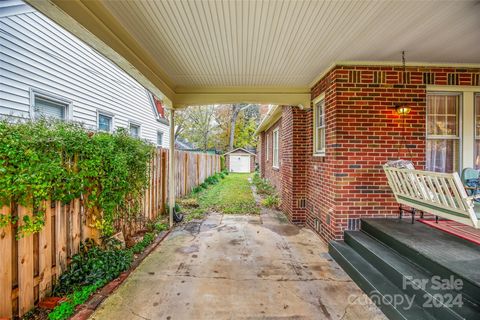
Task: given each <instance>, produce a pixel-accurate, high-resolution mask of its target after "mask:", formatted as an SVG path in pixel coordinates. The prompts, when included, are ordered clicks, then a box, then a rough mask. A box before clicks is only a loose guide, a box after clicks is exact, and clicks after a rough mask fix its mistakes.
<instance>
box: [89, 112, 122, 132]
mask: <svg viewBox="0 0 480 320" xmlns="http://www.w3.org/2000/svg"><path fill="white" fill-rule="evenodd" d="M100 115H102V116H106V117H110V118H112V125H111V126H110V131H104V130H100ZM96 129H97V131H99V132H108V133H112V132H114V131H115V115H114V114H113V113H111V112H108V111H103V110H97V128H96ZM128 133H129V134H130V131H129V132H128Z"/></svg>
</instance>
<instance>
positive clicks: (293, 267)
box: [91, 209, 385, 320]
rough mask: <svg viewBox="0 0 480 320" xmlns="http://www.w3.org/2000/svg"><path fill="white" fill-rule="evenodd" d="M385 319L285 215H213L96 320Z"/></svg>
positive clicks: (161, 253) (172, 238) (172, 242)
mask: <svg viewBox="0 0 480 320" xmlns="http://www.w3.org/2000/svg"><path fill="white" fill-rule="evenodd" d="M280 318H281V319H332V320H333V319H343V320H347V319H352V320H353V319H355V320H360V319H369V320H372V319H376V320H380V319H385V316H384V315H383V314H382V312H381V311H380V310H379V309H378V308H377V307H376V306H375V305H373V304H372V302H369V299H368V297H367V296H366V295H365V294H363V293H362V291H361V290H360V289H359V288H358V287H357V285H356V284H355V283H353V282H352V280H351V279H350V278H349V277H348V275H347V274H346V273H345V272H344V271H343V270H342V269H341V268H340V267H339V266H338V265H337V263H336V262H335V261H332V259H331V257H330V256H329V254H328V253H327V245H326V244H325V243H323V242H322V240H320V238H319V237H318V236H316V235H315V234H314V233H313V232H312V231H311V230H309V229H306V228H303V229H300V228H298V227H296V226H293V225H291V224H289V223H288V220H287V219H286V217H285V216H283V214H281V213H280V212H277V211H273V210H269V209H262V214H261V215H220V214H209V215H208V217H207V218H206V219H205V220H203V221H200V220H196V221H191V222H189V223H188V224H186V225H185V226H183V227H179V228H177V229H175V230H174V231H173V232H172V233H170V235H169V236H168V237H167V238H166V239H165V240H164V242H163V243H162V244H161V245H160V246H159V247H158V248H157V249H156V250H155V251H154V252H152V253H151V254H150V255H149V256H148V257H147V258H146V259H145V260H144V261H143V263H142V264H141V265H140V266H139V267H138V268H137V269H136V270H135V271H134V272H133V273H132V274H131V275H130V277H129V278H128V279H127V280H126V281H125V282H124V283H123V284H122V285H121V286H120V287H119V288H118V290H117V291H116V292H114V293H113V294H112V295H111V296H110V297H109V298H107V300H105V301H104V303H103V305H101V306H100V308H99V309H98V310H97V311H96V313H94V314H93V315H92V317H91V319H97V320H101V319H140V320H141V319H280Z"/></svg>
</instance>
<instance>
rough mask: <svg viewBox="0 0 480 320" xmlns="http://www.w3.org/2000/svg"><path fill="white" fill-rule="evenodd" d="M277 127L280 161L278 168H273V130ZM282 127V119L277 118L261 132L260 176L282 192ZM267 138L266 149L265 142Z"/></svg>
mask: <svg viewBox="0 0 480 320" xmlns="http://www.w3.org/2000/svg"><path fill="white" fill-rule="evenodd" d="M277 128H278V134H279V146H278V148H279V155H280V163H279V169H276V168H273V166H272V164H273V130H275V129H277ZM282 135H283V129H282V119H281V118H280V120H278V121H277V122H276V123H275V124H273V125H272V126H271V127H270V128H269V129H268V130H266V131H264V132H262V135H261V161H260V163H261V170H260V171H261V176H262V178H265V179H268V180H269V181H270V183H271V184H272V185H274V186H275V188H276V189H277V191H278V192H279V193H280V194H282V183H281V182H282V177H281V170H282V169H283V162H284V159H283V157H282V154H283V144H284V142H285V140H284V138H283V137H282ZM267 139H268V150H267V149H266V148H267V142H266V140H267ZM266 152H268V160H267V156H266Z"/></svg>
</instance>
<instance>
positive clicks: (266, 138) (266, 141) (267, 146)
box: [265, 133, 270, 161]
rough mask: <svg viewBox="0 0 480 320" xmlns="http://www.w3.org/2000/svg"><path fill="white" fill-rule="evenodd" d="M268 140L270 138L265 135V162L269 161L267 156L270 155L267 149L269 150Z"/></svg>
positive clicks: (268, 135)
mask: <svg viewBox="0 0 480 320" xmlns="http://www.w3.org/2000/svg"><path fill="white" fill-rule="evenodd" d="M269 138H270V134H269V133H267V134H266V135H265V153H266V154H265V159H266V160H267V161H269V160H270V156H269V155H270V151H269V148H270V143H269Z"/></svg>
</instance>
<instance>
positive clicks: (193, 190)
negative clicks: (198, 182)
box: [192, 186, 203, 194]
mask: <svg viewBox="0 0 480 320" xmlns="http://www.w3.org/2000/svg"><path fill="white" fill-rule="evenodd" d="M202 190H203V188H202V187H201V186H196V187H194V188H193V189H192V193H193V194H195V193H199V192H200V191H202Z"/></svg>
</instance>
